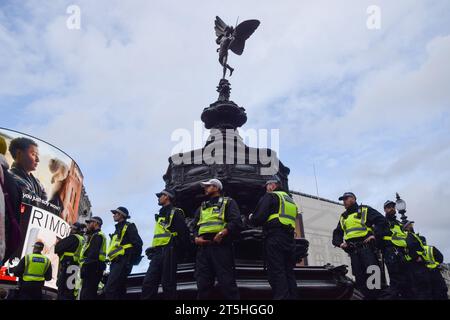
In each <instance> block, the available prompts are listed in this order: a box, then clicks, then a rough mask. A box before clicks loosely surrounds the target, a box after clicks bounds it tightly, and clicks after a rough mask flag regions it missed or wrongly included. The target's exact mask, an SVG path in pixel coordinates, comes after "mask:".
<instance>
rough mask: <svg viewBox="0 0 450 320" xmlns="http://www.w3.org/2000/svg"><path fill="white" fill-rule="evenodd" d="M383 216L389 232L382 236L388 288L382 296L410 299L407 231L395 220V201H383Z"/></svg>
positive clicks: (388, 298) (392, 298) (391, 298)
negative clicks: (387, 273)
mask: <svg viewBox="0 0 450 320" xmlns="http://www.w3.org/2000/svg"><path fill="white" fill-rule="evenodd" d="M384 212H385V217H386V220H387V222H388V225H389V233H388V234H387V235H385V236H383V257H384V262H385V264H386V267H387V269H388V272H389V282H390V283H389V288H387V290H386V294H385V295H384V297H383V298H385V299H387V300H398V299H410V298H411V289H410V285H409V279H408V266H407V263H408V261H409V260H410V259H411V258H410V257H409V256H408V255H407V252H406V251H407V250H406V249H407V244H406V238H407V233H406V232H404V231H403V225H402V224H401V223H400V221H398V220H397V217H396V210H395V202H394V201H391V200H387V201H386V202H385V203H384Z"/></svg>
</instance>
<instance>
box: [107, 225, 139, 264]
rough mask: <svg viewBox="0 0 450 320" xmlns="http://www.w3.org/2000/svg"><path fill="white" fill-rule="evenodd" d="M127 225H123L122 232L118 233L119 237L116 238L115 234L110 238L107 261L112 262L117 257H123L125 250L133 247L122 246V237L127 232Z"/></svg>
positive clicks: (129, 244) (129, 245)
mask: <svg viewBox="0 0 450 320" xmlns="http://www.w3.org/2000/svg"><path fill="white" fill-rule="evenodd" d="M127 229H128V224H127V223H125V225H124V226H123V228H122V231H121V233H120V237H118V235H117V234H114V235H113V237H112V238H111V243H110V245H109V247H108V251H107V252H108V253H107V256H108V259H109V261H114V259H116V258H117V257H119V256H123V255H124V254H125V250H126V249H128V248H132V247H133V245H132V244H131V243H128V244H125V245H122V240H123V237H124V236H125V233H126V232H127Z"/></svg>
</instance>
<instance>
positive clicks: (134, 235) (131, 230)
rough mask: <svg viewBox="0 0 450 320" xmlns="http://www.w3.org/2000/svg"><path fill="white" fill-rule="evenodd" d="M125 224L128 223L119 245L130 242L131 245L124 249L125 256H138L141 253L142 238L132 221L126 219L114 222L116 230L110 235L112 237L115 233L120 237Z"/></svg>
mask: <svg viewBox="0 0 450 320" xmlns="http://www.w3.org/2000/svg"><path fill="white" fill-rule="evenodd" d="M125 224H127V225H128V227H127V231H126V232H125V234H124V235H123V239H122V242H121V245H125V244H130V243H131V244H132V245H133V247H132V248H129V249H126V250H125V256H127V257H129V258H134V257H137V256H140V255H141V253H142V244H143V243H142V239H141V237H140V236H139V232H138V230H137V228H136V225H135V224H134V223H131V222H128V221H126V220H124V221H121V222H119V223H116V226H115V227H116V230H115V231H114V233H113V234H111V235H110V237H111V238H112V236H113V235H115V234H117V237H118V238H120V235H121V233H122V229H123V227H124V226H125Z"/></svg>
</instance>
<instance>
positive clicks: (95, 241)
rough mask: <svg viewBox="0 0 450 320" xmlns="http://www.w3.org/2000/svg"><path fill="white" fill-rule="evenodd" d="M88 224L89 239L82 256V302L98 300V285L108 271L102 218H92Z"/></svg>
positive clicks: (87, 221)
mask: <svg viewBox="0 0 450 320" xmlns="http://www.w3.org/2000/svg"><path fill="white" fill-rule="evenodd" d="M86 224H87V232H86V233H87V234H88V239H87V241H86V243H85V244H84V246H83V248H82V249H81V256H80V276H81V281H82V284H81V292H80V300H96V299H97V289H98V284H99V282H100V280H101V279H102V276H103V272H104V271H105V269H106V263H105V260H106V236H105V234H104V233H103V232H102V230H101V227H102V225H103V220H102V219H101V218H100V217H92V218H91V219H90V220H86Z"/></svg>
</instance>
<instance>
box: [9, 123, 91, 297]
mask: <svg viewBox="0 0 450 320" xmlns="http://www.w3.org/2000/svg"><path fill="white" fill-rule="evenodd" d="M0 139H3V140H4V141H5V142H6V150H7V151H6V152H5V154H4V155H3V159H4V160H6V166H7V167H8V169H7V171H8V173H9V176H10V177H12V179H10V180H9V182H7V183H9V184H14V186H13V185H10V186H9V187H12V188H16V189H17V190H19V191H20V192H19V194H20V197H19V200H18V201H19V203H11V204H10V207H12V208H18V210H14V211H15V212H13V215H14V216H11V217H10V219H9V220H14V219H15V220H16V221H17V225H18V228H17V229H18V230H17V231H18V232H17V235H18V236H16V241H15V243H10V244H11V245H12V246H14V252H12V253H11V254H10V256H9V257H8V259H7V260H6V261H3V266H2V270H1V272H0V280H12V279H15V278H11V277H10V276H8V275H6V274H5V270H6V269H7V268H11V267H14V266H15V265H17V264H18V263H19V261H20V259H21V258H22V257H23V256H24V255H26V254H28V253H32V251H33V244H34V243H35V242H36V241H42V242H43V243H44V245H45V247H44V251H43V254H44V255H46V256H47V257H49V258H50V261H51V263H52V267H53V278H52V280H51V281H48V282H46V286H48V287H50V288H56V278H57V271H58V256H57V255H56V254H55V253H54V247H55V244H56V243H57V241H58V240H59V239H62V238H64V237H66V236H68V235H69V233H70V225H71V224H73V223H75V222H76V221H77V220H78V209H79V204H80V197H81V194H82V188H83V175H82V173H81V171H80V168H79V167H78V165H77V164H76V163H75V161H74V160H72V159H71V158H70V157H69V156H68V155H67V154H65V153H64V152H63V151H61V150H60V149H58V148H56V147H54V146H52V145H50V144H48V143H46V142H45V141H42V140H40V139H37V138H35V137H31V136H28V135H26V134H23V133H19V132H15V131H11V130H8V129H3V128H0ZM11 144H12V145H13V148H11ZM29 146H31V148H29ZM25 147H26V148H25ZM24 148H25V149H26V150H24ZM18 150H19V151H18ZM3 162H5V161H3ZM4 165H5V164H4ZM3 169H4V170H5V168H3ZM7 187H8V186H6V187H5V188H7ZM9 201H14V199H10V200H9ZM16 211H18V212H16ZM10 223H11V221H10ZM8 231H9V232H13V230H8ZM13 236H14V235H10V237H13Z"/></svg>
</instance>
